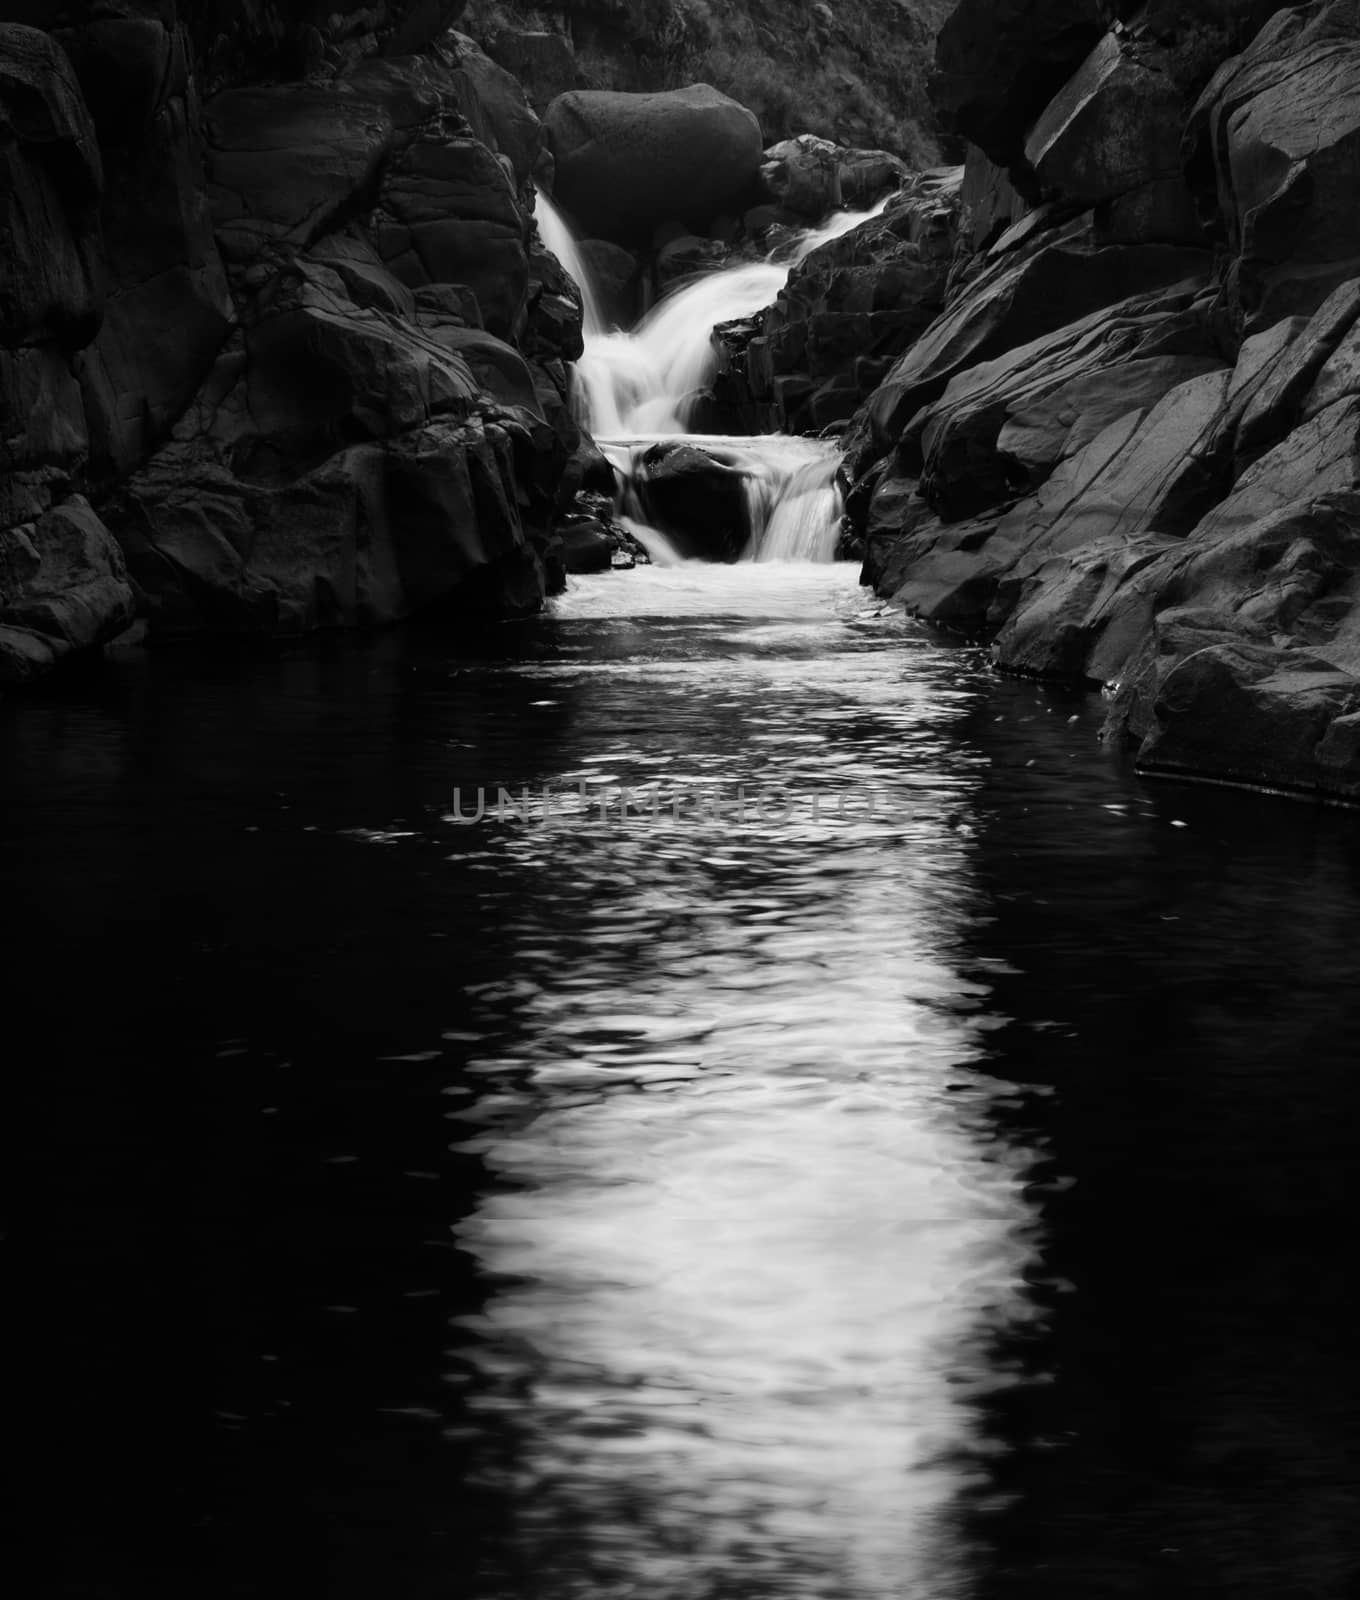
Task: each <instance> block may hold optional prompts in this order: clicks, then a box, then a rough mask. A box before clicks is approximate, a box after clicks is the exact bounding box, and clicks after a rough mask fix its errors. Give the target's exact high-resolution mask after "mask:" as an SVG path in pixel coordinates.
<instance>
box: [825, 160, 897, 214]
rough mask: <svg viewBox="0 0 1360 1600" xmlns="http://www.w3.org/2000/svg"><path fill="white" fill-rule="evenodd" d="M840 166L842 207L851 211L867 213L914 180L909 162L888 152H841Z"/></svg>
mask: <svg viewBox="0 0 1360 1600" xmlns="http://www.w3.org/2000/svg"><path fill="white" fill-rule="evenodd" d="M837 164H838V167H839V170H840V187H841V204H842V205H844V206H845V207H846V208H847V209H848V210H850V211H867V210H868V209H869V207H870V206H871V205H873V204H874V202H875V201H876V200H880V199H882V197H883V196H884V195H885V194H888V193H889V192H890V191H891V190H893V189H896V188H898V187H899V186H900V185H902V184H905V183H908V182H909V181H910V180H911V178H912V172H911V169H910V168H909V167H908V166H907V164H906V162H905V161H903V160H902V159H901V157H900V156H895V155H893V154H892V153H891V152H890V151H888V150H842V151H841V152H840V156H839V159H838V163H837Z"/></svg>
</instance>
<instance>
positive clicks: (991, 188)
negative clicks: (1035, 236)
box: [959, 145, 1029, 251]
mask: <svg viewBox="0 0 1360 1600" xmlns="http://www.w3.org/2000/svg"><path fill="white" fill-rule="evenodd" d="M960 203H961V207H962V215H961V217H960V221H959V234H960V237H961V239H962V241H963V243H964V244H966V245H967V247H968V249H969V250H971V251H980V250H985V249H986V248H987V246H988V245H990V244H992V243H994V242H995V241H996V239H998V238H999V237H1000V235H1001V234H1003V233H1004V232H1005V231H1006V229H1007V228H1009V227H1010V226H1011V224H1012V223H1015V222H1018V221H1019V220H1020V219H1021V217H1023V216H1024V215H1025V213H1026V212H1027V211H1028V210H1029V202H1028V201H1026V200H1025V199H1024V197H1023V196H1022V195H1021V194H1020V193H1019V192H1018V191H1017V189H1016V188H1015V185H1014V184H1013V183H1012V182H1011V180H1010V178H1009V176H1008V175H1007V173H1006V169H1005V168H1004V167H999V166H997V164H996V163H995V162H994V161H989V160H988V159H987V157H986V156H985V155H983V153H982V151H981V150H979V149H978V147H977V146H976V145H969V147H968V154H967V156H966V158H965V160H964V166H963V190H962V193H961V195H960Z"/></svg>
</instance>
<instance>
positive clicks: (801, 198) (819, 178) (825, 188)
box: [760, 133, 843, 222]
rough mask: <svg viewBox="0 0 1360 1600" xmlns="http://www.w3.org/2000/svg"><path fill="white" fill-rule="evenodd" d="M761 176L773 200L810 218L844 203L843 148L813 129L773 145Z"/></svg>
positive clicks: (796, 213)
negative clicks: (815, 132) (813, 131)
mask: <svg viewBox="0 0 1360 1600" xmlns="http://www.w3.org/2000/svg"><path fill="white" fill-rule="evenodd" d="M760 179H761V182H762V183H763V184H764V185H765V188H766V190H767V192H768V193H769V196H770V198H771V200H773V202H774V203H775V204H776V205H778V206H781V207H782V208H783V209H784V210H785V211H791V212H793V213H794V214H795V215H796V216H800V217H806V218H807V219H808V221H809V222H819V221H821V219H822V218H823V217H825V216H826V215H827V214H828V213H829V212H832V211H835V210H838V209H839V207H840V206H841V204H842V203H843V197H842V194H841V150H840V147H839V146H838V145H835V144H833V143H832V142H831V140H830V139H818V138H816V137H814V136H813V135H812V134H810V133H804V134H800V135H799V136H798V137H797V138H796V139H785V140H783V141H782V142H781V143H779V144H775V145H771V146H770V148H769V149H768V150H767V151H766V152H765V159H764V161H763V162H762V163H761V167H760Z"/></svg>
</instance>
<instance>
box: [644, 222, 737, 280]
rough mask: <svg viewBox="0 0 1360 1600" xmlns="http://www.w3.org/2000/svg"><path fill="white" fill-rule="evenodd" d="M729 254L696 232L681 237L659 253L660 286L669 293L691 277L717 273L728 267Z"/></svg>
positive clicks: (657, 262)
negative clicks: (718, 270) (720, 269)
mask: <svg viewBox="0 0 1360 1600" xmlns="http://www.w3.org/2000/svg"><path fill="white" fill-rule="evenodd" d="M727 257H728V251H727V249H726V248H725V247H724V246H723V245H720V244H718V243H717V242H716V240H713V239H701V238H699V237H698V236H697V235H695V234H692V233H687V234H681V235H680V237H679V238H678V239H672V240H670V242H669V243H668V244H666V245H664V246H663V247H662V249H661V250H659V251H658V252H657V257H656V281H657V287H658V288H659V289H660V290H661V291H662V292H665V291H666V290H668V289H671V288H673V287H674V286H675V285H676V284H678V283H682V282H683V281H684V280H685V279H687V278H693V277H697V276H698V275H700V274H701V273H705V272H714V271H717V269H718V268H720V267H722V266H724V265H725V264H726V261H727Z"/></svg>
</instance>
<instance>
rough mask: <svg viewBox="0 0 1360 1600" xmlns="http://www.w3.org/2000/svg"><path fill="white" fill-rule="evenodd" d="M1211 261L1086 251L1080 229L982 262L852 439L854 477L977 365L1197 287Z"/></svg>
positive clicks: (1174, 252)
mask: <svg viewBox="0 0 1360 1600" xmlns="http://www.w3.org/2000/svg"><path fill="white" fill-rule="evenodd" d="M1208 271H1209V260H1208V257H1207V256H1206V255H1205V254H1204V253H1202V252H1199V251H1194V250H1182V249H1177V248H1174V247H1171V246H1166V245H1141V246H1126V247H1113V246H1112V247H1108V248H1104V249H1092V248H1091V247H1090V245H1089V244H1087V243H1085V242H1084V240H1083V239H1082V237H1081V236H1080V234H1079V233H1077V234H1073V233H1070V232H1069V233H1068V234H1066V235H1059V237H1058V239H1057V241H1056V242H1054V243H1052V244H1048V243H1045V242H1044V241H1043V240H1040V242H1039V247H1038V248H1037V249H1036V250H1034V251H1025V250H1021V251H1017V252H1015V253H1014V254H1010V255H1004V256H1001V257H1000V258H999V259H997V260H996V261H995V262H993V263H990V264H988V266H987V267H986V268H985V269H984V271H983V272H982V273H981V274H980V275H979V276H978V277H977V278H976V279H974V281H973V282H972V283H971V284H969V286H968V288H967V290H966V291H965V293H963V294H962V295H961V296H960V297H959V298H957V299H956V300H955V301H954V302H953V303H952V304H951V305H950V306H949V308H948V310H946V311H945V313H944V314H943V315H942V316H941V317H939V318H938V319H937V320H936V321H935V322H934V323H933V324H932V326H931V327H930V328H929V329H928V330H927V331H926V333H925V334H924V335H923V336H922V337H921V338H920V339H918V340H917V341H916V342H915V343H914V344H913V345H912V347H911V348H910V349H909V350H908V351H907V353H906V354H905V355H904V356H903V357H902V358H901V360H899V361H898V362H897V364H896V365H895V366H894V367H893V369H892V371H891V372H890V373H889V374H888V376H887V378H886V379H885V381H884V382H883V383H882V384H881V385H880V387H879V388H878V390H877V391H876V393H875V394H874V395H873V397H872V399H871V400H870V401H869V403H868V405H867V406H866V407H865V408H864V410H863V412H861V414H860V416H859V417H858V418H857V419H856V424H855V428H854V429H853V430H852V434H851V436H850V439H849V441H848V451H849V454H850V459H851V464H852V475H853V476H858V475H859V474H860V473H861V472H863V471H865V470H867V468H868V467H869V466H870V465H871V464H872V462H873V461H874V460H876V459H878V458H879V457H881V456H882V455H883V454H884V452H885V451H887V450H889V449H891V448H893V447H894V446H895V445H896V443H897V441H898V439H899V438H900V437H901V435H902V432H903V429H904V428H905V427H906V425H907V423H908V422H909V421H910V420H911V418H912V417H913V416H914V414H915V413H916V412H917V411H918V410H919V409H920V408H921V407H922V406H926V405H930V404H931V403H933V402H934V401H935V400H937V399H939V397H940V396H941V395H942V394H943V393H944V391H945V389H946V388H947V387H948V385H949V383H950V381H951V379H953V378H954V377H955V376H956V375H957V374H958V373H960V372H963V371H965V370H966V369H967V368H968V367H970V366H973V365H975V364H976V363H978V362H982V361H987V360H991V359H994V358H995V357H998V356H1001V355H1004V354H1005V353H1006V352H1007V351H1009V350H1015V349H1018V348H1019V347H1020V346H1022V345H1026V344H1029V343H1031V342H1032V341H1033V340H1035V339H1039V338H1042V337H1043V336H1044V335H1045V334H1049V333H1052V332H1054V331H1055V330H1057V329H1059V328H1062V327H1064V326H1065V325H1066V324H1068V323H1071V322H1074V321H1076V320H1077V319H1079V318H1081V317H1084V316H1087V315H1089V314H1090V313H1092V312H1094V311H1096V310H1099V309H1100V308H1102V307H1109V306H1115V305H1119V304H1120V303H1122V302H1125V301H1129V300H1132V299H1134V298H1135V297H1137V296H1141V295H1151V294H1155V293H1157V292H1158V291H1162V290H1167V289H1170V288H1172V287H1173V286H1174V285H1179V284H1193V285H1199V286H1203V285H1205V284H1207V282H1208Z"/></svg>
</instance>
